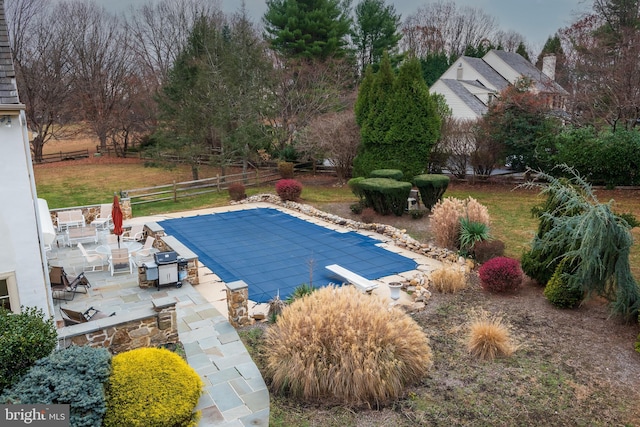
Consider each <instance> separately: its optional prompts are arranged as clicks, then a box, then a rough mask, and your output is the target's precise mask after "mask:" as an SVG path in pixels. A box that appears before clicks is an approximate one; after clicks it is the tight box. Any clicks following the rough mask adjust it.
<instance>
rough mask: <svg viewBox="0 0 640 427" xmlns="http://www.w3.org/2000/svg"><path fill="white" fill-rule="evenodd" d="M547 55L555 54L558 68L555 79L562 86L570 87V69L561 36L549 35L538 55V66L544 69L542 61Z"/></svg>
mask: <svg viewBox="0 0 640 427" xmlns="http://www.w3.org/2000/svg"><path fill="white" fill-rule="evenodd" d="M547 55H555V57H556V68H555V80H556V82H558V84H559V85H560V86H562V87H569V80H568V71H567V58H566V57H565V55H564V50H563V49H562V43H561V42H560V37H559V36H558V35H557V34H556V35H555V36H553V37H549V38H548V39H547V41H546V42H545V44H544V47H543V48H542V51H541V52H540V55H538V58H537V60H536V68H537V69H539V70H542V62H543V60H544V57H545V56H547Z"/></svg>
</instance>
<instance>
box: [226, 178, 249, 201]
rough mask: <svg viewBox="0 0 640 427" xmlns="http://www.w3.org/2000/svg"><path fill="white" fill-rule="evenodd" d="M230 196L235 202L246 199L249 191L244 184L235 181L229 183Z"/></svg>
mask: <svg viewBox="0 0 640 427" xmlns="http://www.w3.org/2000/svg"><path fill="white" fill-rule="evenodd" d="M229 197H231V200H233V201H235V202H239V201H240V200H242V199H246V198H247V193H246V190H245V188H244V185H243V184H241V183H239V182H234V183H233V184H231V185H229Z"/></svg>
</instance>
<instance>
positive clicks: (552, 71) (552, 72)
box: [542, 53, 556, 80]
mask: <svg viewBox="0 0 640 427" xmlns="http://www.w3.org/2000/svg"><path fill="white" fill-rule="evenodd" d="M542 74H544V75H545V76H547V77H549V78H550V79H551V80H555V79H556V56H555V55H554V54H553V53H550V54H547V55H545V56H544V58H542Z"/></svg>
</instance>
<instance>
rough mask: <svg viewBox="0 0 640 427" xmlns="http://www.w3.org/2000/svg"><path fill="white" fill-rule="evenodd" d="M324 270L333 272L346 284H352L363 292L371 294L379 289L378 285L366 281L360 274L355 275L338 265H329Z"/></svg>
mask: <svg viewBox="0 0 640 427" xmlns="http://www.w3.org/2000/svg"><path fill="white" fill-rule="evenodd" d="M324 268H326V269H327V270H329V271H331V272H332V273H334V274H335V275H337V276H338V277H340V278H341V279H343V280H345V281H346V282H348V283H351V284H352V285H354V286H355V287H356V288H358V289H360V290H361V291H362V292H371V291H373V290H374V289H375V288H377V287H378V284H377V283H376V282H372V281H371V280H369V279H366V278H364V277H362V276H360V275H359V274H356V273H354V272H353V271H350V270H347V269H346V268H344V267H341V266H339V265H338V264H331V265H327V266H325V267H324Z"/></svg>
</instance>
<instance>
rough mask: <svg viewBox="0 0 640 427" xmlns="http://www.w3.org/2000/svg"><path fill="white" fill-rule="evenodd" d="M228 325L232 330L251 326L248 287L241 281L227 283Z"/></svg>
mask: <svg viewBox="0 0 640 427" xmlns="http://www.w3.org/2000/svg"><path fill="white" fill-rule="evenodd" d="M225 290H226V293H227V310H228V312H229V323H230V324H231V326H233V327H234V328H239V327H241V326H247V325H250V324H251V320H250V319H249V286H248V285H247V284H246V283H245V282H244V281H242V280H237V281H235V282H231V283H227V285H226V289H225Z"/></svg>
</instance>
